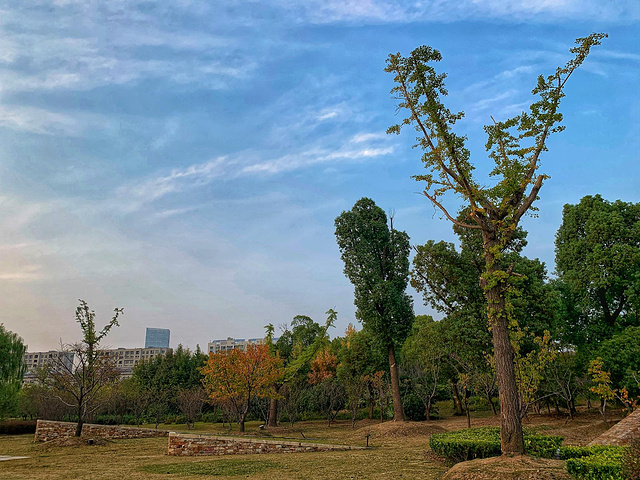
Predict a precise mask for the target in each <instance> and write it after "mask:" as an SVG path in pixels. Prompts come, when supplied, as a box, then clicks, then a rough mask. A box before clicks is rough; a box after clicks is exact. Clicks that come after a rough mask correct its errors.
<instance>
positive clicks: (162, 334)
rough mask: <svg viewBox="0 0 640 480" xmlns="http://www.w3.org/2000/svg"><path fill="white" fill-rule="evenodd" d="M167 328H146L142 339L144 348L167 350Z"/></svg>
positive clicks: (168, 332) (168, 333)
mask: <svg viewBox="0 0 640 480" xmlns="http://www.w3.org/2000/svg"><path fill="white" fill-rule="evenodd" d="M170 333H171V332H170V331H169V329H168V328H149V327H147V334H146V336H145V338H144V348H150V347H158V348H169V335H170Z"/></svg>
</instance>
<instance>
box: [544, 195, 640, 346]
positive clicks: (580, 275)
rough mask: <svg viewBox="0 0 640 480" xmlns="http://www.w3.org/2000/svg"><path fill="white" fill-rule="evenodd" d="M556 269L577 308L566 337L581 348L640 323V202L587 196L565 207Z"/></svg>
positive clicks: (567, 294)
mask: <svg viewBox="0 0 640 480" xmlns="http://www.w3.org/2000/svg"><path fill="white" fill-rule="evenodd" d="M556 271H557V273H558V276H559V279H560V281H562V282H563V283H564V284H565V285H566V299H567V302H568V303H569V304H573V305H574V306H573V307H572V310H573V311H572V312H570V313H573V316H572V318H569V319H568V320H569V322H570V324H571V325H567V328H566V336H567V338H568V339H569V341H571V342H572V343H573V344H575V345H577V346H579V347H583V346H585V347H589V346H597V344H598V343H599V342H601V341H603V340H605V339H607V338H610V337H611V336H612V335H614V334H615V333H619V332H620V331H622V330H623V329H624V328H625V327H626V326H629V325H636V326H638V325H640V318H639V317H638V308H639V307H640V203H635V204H634V203H627V202H622V201H620V200H617V201H615V202H609V201H607V200H604V199H603V198H602V197H601V196H600V195H595V196H586V197H584V198H582V199H581V200H580V203H578V204H577V205H565V206H564V209H563V215H562V225H561V226H560V228H559V230H558V232H557V234H556Z"/></svg>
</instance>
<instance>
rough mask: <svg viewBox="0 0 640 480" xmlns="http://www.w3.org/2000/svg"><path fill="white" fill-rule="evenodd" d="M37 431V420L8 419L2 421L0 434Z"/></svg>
mask: <svg viewBox="0 0 640 480" xmlns="http://www.w3.org/2000/svg"><path fill="white" fill-rule="evenodd" d="M23 433H36V421H35V420H8V421H6V422H2V423H0V435H20V434H23Z"/></svg>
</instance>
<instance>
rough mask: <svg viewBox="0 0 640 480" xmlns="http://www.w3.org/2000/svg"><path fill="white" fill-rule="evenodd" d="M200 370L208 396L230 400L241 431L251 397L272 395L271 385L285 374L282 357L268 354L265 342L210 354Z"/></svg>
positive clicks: (215, 399) (219, 400) (213, 399)
mask: <svg viewBox="0 0 640 480" xmlns="http://www.w3.org/2000/svg"><path fill="white" fill-rule="evenodd" d="M200 373H202V375H203V378H202V384H203V385H204V387H205V390H206V391H207V394H208V395H209V398H210V399H211V400H212V401H213V402H228V403H230V404H231V405H232V406H233V409H234V410H235V411H236V413H237V415H238V420H239V422H240V428H241V430H244V421H245V418H246V415H247V413H248V411H249V405H250V402H251V399H252V398H254V397H261V398H265V397H275V396H276V393H275V390H274V388H273V386H274V384H275V383H276V382H278V381H280V380H281V379H282V377H283V376H284V368H283V363H282V359H281V358H279V357H277V356H274V355H271V353H270V352H269V347H268V345H252V346H249V347H248V348H247V350H246V351H242V350H230V351H229V352H223V353H215V354H214V353H210V354H209V358H208V360H207V362H206V363H205V365H204V366H203V367H202V368H201V369H200Z"/></svg>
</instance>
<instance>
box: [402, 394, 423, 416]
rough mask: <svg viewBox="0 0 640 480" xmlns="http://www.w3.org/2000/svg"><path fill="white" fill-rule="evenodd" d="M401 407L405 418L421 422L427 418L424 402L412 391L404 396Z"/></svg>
mask: <svg viewBox="0 0 640 480" xmlns="http://www.w3.org/2000/svg"><path fill="white" fill-rule="evenodd" d="M402 409H403V410H404V415H405V417H407V420H411V421H413V422H422V421H424V420H426V419H427V416H426V414H425V409H424V404H423V403H422V401H421V400H420V399H419V398H418V397H417V396H416V395H414V394H412V393H410V394H408V395H406V396H405V397H404V402H403V405H402Z"/></svg>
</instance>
